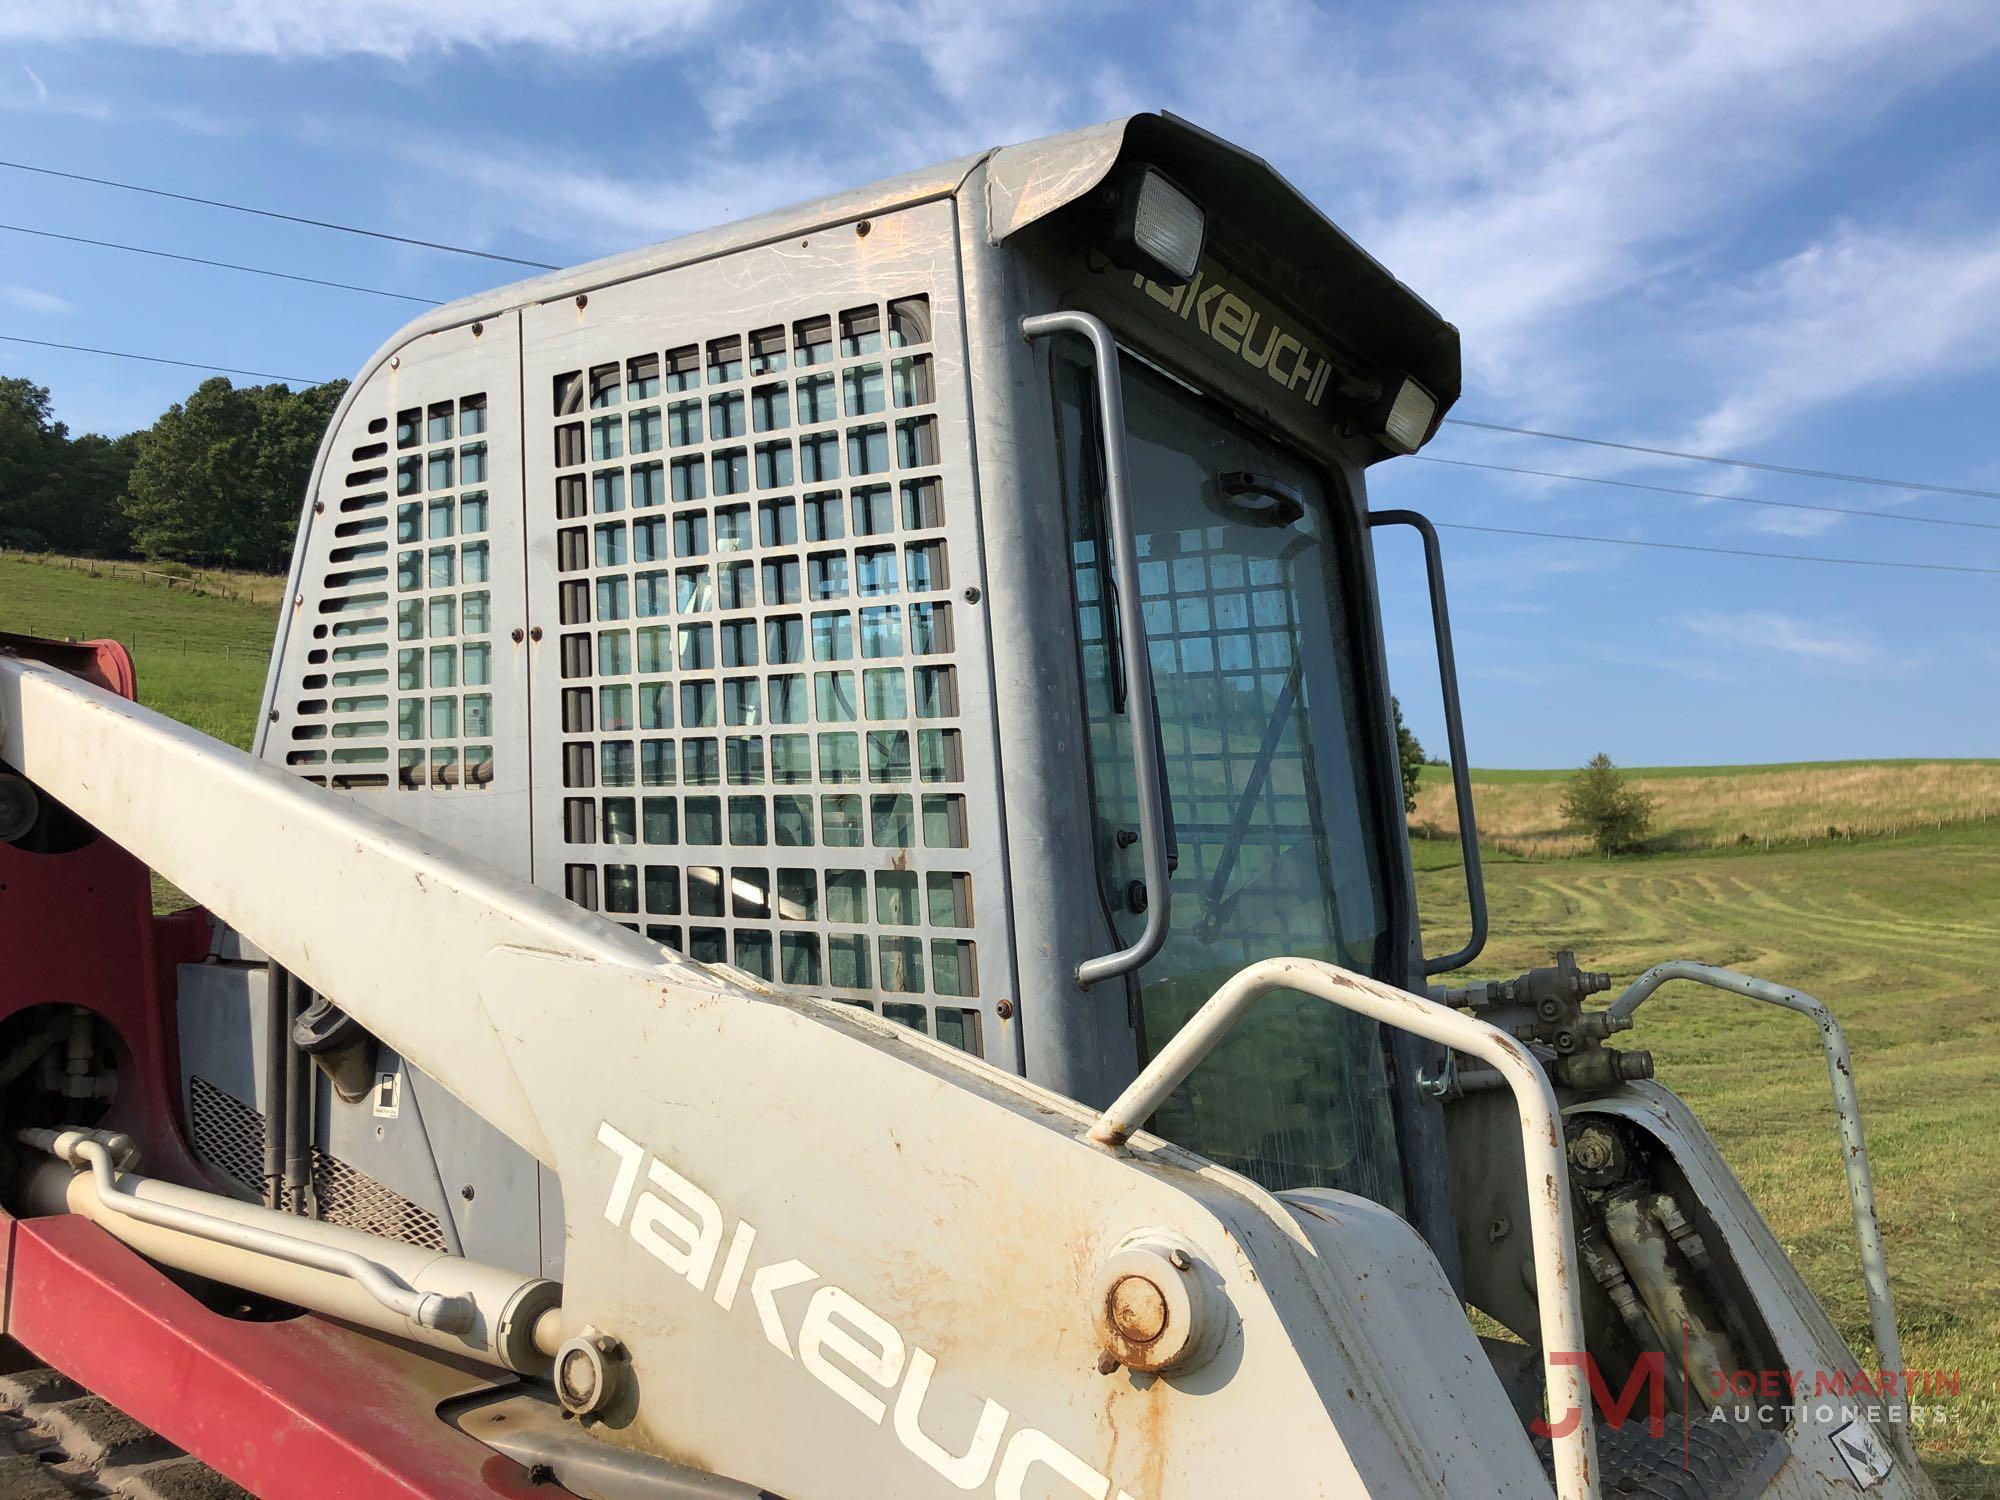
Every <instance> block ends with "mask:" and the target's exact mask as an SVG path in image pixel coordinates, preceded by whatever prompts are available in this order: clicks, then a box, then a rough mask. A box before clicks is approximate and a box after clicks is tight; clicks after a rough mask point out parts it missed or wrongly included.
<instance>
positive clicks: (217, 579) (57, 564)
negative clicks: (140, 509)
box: [5, 552, 285, 607]
mask: <svg viewBox="0 0 2000 1500" xmlns="http://www.w3.org/2000/svg"><path fill="white" fill-rule="evenodd" d="M5 555H6V556H7V557H9V558H12V559H14V560H16V561H20V562H28V563H33V564H35V565H36V566H37V567H43V568H61V569H63V570H64V571H65V572H69V573H81V574H83V575H84V576H86V577H89V578H129V579H133V580H135V581H137V582H140V583H149V584H154V585H156V586H158V587H161V588H164V589H167V590H169V591H172V590H175V589H178V590H179V591H181V592H182V593H185V594H201V595H204V596H206V597H208V598H211V599H228V600H231V601H233V602H235V603H238V604H267V605H271V606H273V607H275V606H276V605H277V603H278V601H279V600H280V599H282V598H283V597H284V588H285V580H284V579H282V578H278V577H275V576H274V577H270V578H265V577H264V576H263V575H261V574H253V575H249V576H250V577H251V578H252V579H254V581H253V582H244V583H236V582H233V581H232V580H231V579H230V578H229V577H228V576H227V575H224V574H219V573H213V572H206V573H204V572H190V573H169V572H164V571H162V570H161V569H158V568H149V567H147V566H146V565H145V564H144V563H128V562H119V561H116V560H114V559H110V558H100V557H66V556H63V555H62V554H60V553H54V552H9V553H6V554H5Z"/></svg>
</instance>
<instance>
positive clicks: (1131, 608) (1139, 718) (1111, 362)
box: [1021, 312, 1173, 989]
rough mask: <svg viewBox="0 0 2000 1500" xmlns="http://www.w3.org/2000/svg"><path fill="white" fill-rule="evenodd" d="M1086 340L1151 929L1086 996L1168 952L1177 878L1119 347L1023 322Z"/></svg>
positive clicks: (1070, 322)
mask: <svg viewBox="0 0 2000 1500" xmlns="http://www.w3.org/2000/svg"><path fill="white" fill-rule="evenodd" d="M1058 333H1075V334H1081V335H1082V336H1083V337H1084V338H1086V339H1088V340H1089V341H1090V348H1091V354H1092V357H1093V362H1094V364H1095V366H1096V377H1097V410H1098V421H1099V424H1100V425H1101V426H1102V428H1103V440H1104V514H1105V522H1106V525H1107V527H1108V528H1109V530H1110V532H1111V573H1112V577H1113V578H1114V579H1115V580H1116V581H1117V585H1118V603H1119V607H1118V647H1119V653H1120V659H1121V660H1122V661H1123V663H1124V667H1125V727H1126V730H1127V732H1128V734H1129V736H1130V739H1131V744H1132V777H1133V782H1134V784H1135V785H1136V786H1137V787H1138V792H1139V853H1140V855H1141V856H1142V857H1143V858H1144V860H1145V868H1146V926H1145V930H1144V931H1142V932H1141V933H1140V934H1139V938H1138V941H1137V942H1135V943H1133V944H1132V945H1131V946H1130V947H1126V948H1121V949H1119V950H1118V951H1117V952H1116V953H1105V954H1100V955H1099V956H1098V957H1096V958H1087V959H1085V960H1084V961H1083V962H1082V963H1080V964H1078V965H1077V966H1076V982H1077V983H1078V984H1080V985H1082V986H1083V987H1084V988H1086V989H1088V988H1089V987H1090V986H1091V985H1093V984H1096V983H1098V982H1099V981H1100V980H1105V979H1115V978H1117V977H1118V976H1119V975H1121V974H1129V973H1131V972H1132V971H1133V970H1134V969H1137V968H1139V967H1141V966H1142V965H1144V964H1145V963H1146V962H1147V961H1148V960H1149V959H1151V958H1152V957H1153V955H1155V954H1156V953H1158V952H1159V951H1160V949H1161V948H1162V947H1163V946H1164V945H1165V943H1166V941H1167V930H1168V928H1169V926H1170V925H1171V923H1172V907H1173V887H1172V885H1171V883H1170V882H1171V881H1172V878H1173V871H1172V869H1171V868H1170V866H1169V865H1168V862H1167V845H1168V843H1169V842H1170V838H1169V829H1168V827H1167V816H1168V814H1167V804H1166V798H1165V797H1164V796H1163V795H1162V794H1161V790H1160V762H1159V758H1158V755H1157V752H1156V751H1155V748H1154V745H1155V740H1156V735H1157V731H1156V730H1155V727H1154V707H1153V662H1152V657H1151V655H1150V653H1149V652H1148V651H1147V649H1146V621H1145V616H1144V614H1143V613H1142V611H1141V609H1140V604H1139V550H1138V547H1137V545H1136V544H1135V543H1134V541H1133V539H1132V502H1131V497H1130V494H1129V493H1128V491H1127V488H1126V473H1125V467H1126V466H1125V395H1124V387H1123V386H1122V385H1121V384H1120V382H1119V378H1118V341H1117V339H1116V338H1114V337H1113V336H1112V333H1111V330H1110V329H1109V328H1107V327H1105V326H1104V323H1103V320H1102V319H1099V318H1093V317H1092V316H1091V315H1090V314H1089V313H1085V312H1052V313H1035V314H1033V315H1032V316H1030V317H1026V318H1023V319H1021V334H1022V336H1023V337H1024V338H1027V339H1030V340H1033V339H1040V338H1047V337H1049V336H1050V335H1052V334H1058Z"/></svg>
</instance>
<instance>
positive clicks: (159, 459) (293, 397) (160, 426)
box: [125, 376, 347, 572]
mask: <svg viewBox="0 0 2000 1500" xmlns="http://www.w3.org/2000/svg"><path fill="white" fill-rule="evenodd" d="M346 389H347V383H346V382H345V381H334V382H332V383H331V384H328V385H321V386H313V387H310V388H309V389H306V390H303V391H292V390H289V389H287V388H286V387H284V386H279V385H267V386H249V387H245V388H242V389H238V388H237V387H235V386H233V385H231V384H230V382H229V381H228V380H227V379H225V378H224V377H222V376H217V377H215V378H214V379H212V380H205V381H203V382H202V383H201V385H199V386H198V387H196V389H195V390H194V392H193V394H191V395H190V396H189V397H188V398H187V400H186V401H185V402H182V403H180V404H178V405H175V406H173V407H170V408H169V409H168V410H167V412H166V413H165V414H164V415H162V416H161V418H160V419H159V421H157V422H155V423H154V424H153V426H152V429H151V430H150V431H148V432H145V433H142V434H140V437H139V451H138V458H137V461H136V462H135V463H134V464H133V467H132V477H131V482H130V484H129V486H128V487H127V496H128V499H127V503H126V507H125V509H126V515H127V517H128V518H129V520H130V521H131V526H132V545H133V546H134V547H135V548H137V549H138V551H139V552H140V553H141V554H142V555H144V556H146V557H151V558H168V559H173V560H176V561H179V562H192V563H221V564H228V565H230V566H234V567H240V568H254V569H259V570H262V571H266V572H272V571H276V570H278V569H280V568H282V567H283V566H284V564H285V560H286V558H287V557H288V556H289V555H290V553H291V548H292V537H293V534H294V532H295V530H296V528H297V525H298V515H299V506H300V504H301V502H302V501H303V499H304V496H305V489H306V481H307V479H308V477H309V476H310V475H311V472H312V463H313V455H314V454H315V453H316V452H317V450H318V448H319V443H320V439H321V438H322V436H324V434H325V432H326V425H327V421H328V419H329V418H330V417H331V416H332V413H333V410H334V408H335V406H337V405H338V404H339V401H340V396H341V393H342V392H344V391H345V390H346Z"/></svg>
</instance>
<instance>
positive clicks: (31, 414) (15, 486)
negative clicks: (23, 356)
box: [0, 376, 69, 547]
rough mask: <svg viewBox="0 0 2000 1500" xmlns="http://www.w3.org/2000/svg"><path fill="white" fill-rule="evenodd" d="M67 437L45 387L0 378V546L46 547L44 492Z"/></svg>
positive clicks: (54, 470) (45, 503)
mask: <svg viewBox="0 0 2000 1500" xmlns="http://www.w3.org/2000/svg"><path fill="white" fill-rule="evenodd" d="M68 436H69V430H68V429H67V428H66V427H64V426H63V424H62V423H60V422H58V421H56V420H55V413H54V409H53V408H52V407H51V406H50V404H49V388H48V387H47V386H45V385H36V384H35V383H34V382H33V381H29V380H23V379H21V378H20V377H18V376H7V377H5V378H0V546H6V547H46V546H48V545H49V541H48V535H47V525H46V523H47V519H48V518H47V515H46V513H45V507H46V505H47V503H48V502H47V494H46V492H47V490H48V486H49V481H50V480H51V479H52V478H53V477H54V476H55V472H56V466H57V464H58V463H59V461H60V460H61V457H62V449H63V444H64V442H65V441H66V440H67V439H68Z"/></svg>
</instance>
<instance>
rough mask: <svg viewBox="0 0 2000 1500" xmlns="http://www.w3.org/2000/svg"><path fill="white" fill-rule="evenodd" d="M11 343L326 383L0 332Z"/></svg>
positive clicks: (295, 381)
mask: <svg viewBox="0 0 2000 1500" xmlns="http://www.w3.org/2000/svg"><path fill="white" fill-rule="evenodd" d="M0 340H5V341H6V342H7V343H10V344H34V345H36V346H37V347H39V348H43V349H68V350H70V351H71V352H72V353H76V354H102V355H105V356H107V357H109V358H111V359H138V360H144V361H145V362H146V363H147V364H149V365H180V366H182V367H183V368H185V369H189V370H215V371H218V372H220V373H221V374H224V375H254V376H256V377H257V379H259V380H282V381H284V382H286V383H287V384H289V385H326V384H329V382H327V381H324V380H308V379H306V377H305V376H303V375H273V374H272V373H271V372H270V371H269V370H239V369H237V368H236V367H235V366H234V365H211V364H204V363H203V362H202V361H200V360H196V359H166V358H164V357H162V356H161V355H158V354H131V353H128V352H126V351H125V350H123V349H93V348H91V347H90V346H89V345H88V344H58V343H54V342H52V341H51V340H49V339H24V338H22V337H20V336H19V335H18V334H12V333H0Z"/></svg>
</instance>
